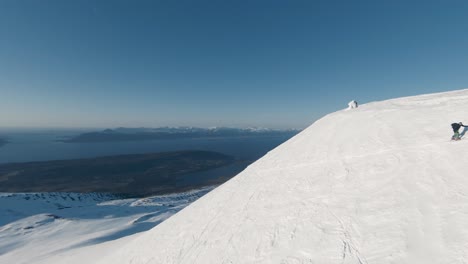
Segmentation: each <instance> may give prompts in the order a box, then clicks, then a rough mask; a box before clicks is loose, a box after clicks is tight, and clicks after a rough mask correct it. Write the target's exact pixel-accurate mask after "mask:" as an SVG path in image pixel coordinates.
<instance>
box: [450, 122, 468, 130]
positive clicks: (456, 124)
mask: <svg viewBox="0 0 468 264" xmlns="http://www.w3.org/2000/svg"><path fill="white" fill-rule="evenodd" d="M460 127H468V126H464V125H460V123H453V124H452V129H453V132H458V130H459V129H460Z"/></svg>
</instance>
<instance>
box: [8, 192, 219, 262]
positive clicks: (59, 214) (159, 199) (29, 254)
mask: <svg viewBox="0 0 468 264" xmlns="http://www.w3.org/2000/svg"><path fill="white" fill-rule="evenodd" d="M212 189H213V187H205V188H202V189H200V190H194V191H189V192H185V193H179V194H169V195H161V196H153V197H147V198H143V199H118V198H117V197H115V196H112V195H106V194H100V193H90V194H80V193H0V263H2V264H3V263H5V264H6V263H15V264H20V263H24V264H29V263H61V264H63V263H67V264H71V263H80V264H81V263H95V262H96V256H98V255H102V254H105V252H113V251H115V250H116V249H117V248H118V247H119V245H121V244H123V243H125V241H127V240H129V239H131V238H133V237H135V236H138V233H140V232H143V231H146V230H149V229H151V228H153V227H154V226H156V225H157V224H159V223H161V222H162V221H164V220H165V219H167V218H168V217H170V216H171V215H173V214H174V213H176V212H177V211H179V210H180V209H182V208H183V207H185V206H187V205H188V204H190V203H191V202H193V201H194V200H196V199H198V198H199V197H201V196H202V195H204V194H206V193H207V192H209V191H211V190H212Z"/></svg>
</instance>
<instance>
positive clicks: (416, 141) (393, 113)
mask: <svg viewBox="0 0 468 264" xmlns="http://www.w3.org/2000/svg"><path fill="white" fill-rule="evenodd" d="M467 113H468V90H462V91H456V92H449V93H440V94H432V95H422V96H416V97H408V98H400V99H394V100H388V101H383V102H376V103H370V104H364V105H362V106H360V107H359V108H357V109H352V110H348V111H338V112H335V113H332V114H330V115H327V116H325V117H324V118H322V119H321V120H319V121H317V122H315V123H314V124H313V125H311V126H310V127H309V128H308V129H306V130H305V131H303V132H302V133H300V134H299V135H297V136H296V137H294V138H292V139H291V140H289V141H288V142H286V143H284V144H283V145H281V146H279V147H278V148H276V149H274V150H273V151H271V152H270V153H268V154H267V155H266V156H265V157H263V158H262V159H260V160H259V161H258V162H256V163H254V164H252V165H251V166H250V167H248V168H247V169H246V170H245V171H243V172H242V173H240V174H239V175H237V176H236V177H234V178H233V179H231V180H230V181H228V182H227V183H225V184H224V185H222V186H220V187H218V188H217V189H215V190H214V191H212V192H210V193H208V194H207V195H205V196H204V197H202V198H201V199H199V200H198V201H196V202H195V203H193V204H191V205H190V206H188V207H186V208H185V209H184V210H182V211H180V212H179V213H177V214H176V215H174V216H173V217H171V218H170V219H168V220H167V221H165V222H163V223H162V224H160V225H158V226H156V227H155V228H153V229H152V230H150V231H147V232H145V233H144V234H142V235H140V236H138V237H137V238H135V239H133V240H132V241H129V242H128V243H126V244H124V245H122V247H121V248H119V250H116V251H115V252H112V253H111V254H108V255H107V256H106V257H104V258H103V259H101V260H100V262H99V263H105V264H107V263H108V264H111V263H112V264H114V263H132V264H137V263H142V264H143V263H164V264H168V263H203V264H205V263H216V264H220V263H283V264H285V263H319V264H323V263H345V264H349V263H360V264H362V263H379V264H381V263H425V264H427V263H467V262H468V173H467V171H468V151H467V150H468V139H463V140H461V141H458V142H450V141H449V139H450V137H451V135H452V131H451V128H450V123H451V122H455V121H466V122H468V120H467V119H468V115H467Z"/></svg>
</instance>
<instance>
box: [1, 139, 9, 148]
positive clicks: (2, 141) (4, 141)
mask: <svg viewBox="0 0 468 264" xmlns="http://www.w3.org/2000/svg"><path fill="white" fill-rule="evenodd" d="M6 144H8V141H7V140H6V139H2V138H0V147H3V146H4V145H6Z"/></svg>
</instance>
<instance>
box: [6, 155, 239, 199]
mask: <svg viewBox="0 0 468 264" xmlns="http://www.w3.org/2000/svg"><path fill="white" fill-rule="evenodd" d="M234 162H237V161H236V160H235V159H234V158H233V157H231V156H227V155H224V154H221V153H217V152H210V151H178V152H163V153H153V154H136V155H119V156H107V157H98V158H91V159H73V160H55V161H44V162H25V163H9V164H2V165H0V192H80V193H88V192H103V193H113V194H125V195H133V196H145V195H152V194H161V193H170V192H180V191H184V190H186V189H187V188H195V187H203V186H207V185H213V184H215V183H216V182H213V181H210V182H206V181H205V182H203V181H197V179H193V180H192V182H193V183H192V185H191V186H181V185H180V184H179V183H180V182H181V181H186V180H187V179H185V178H186V177H190V176H191V174H193V173H197V172H202V171H207V170H211V169H215V168H220V167H223V166H227V165H230V164H233V163H234ZM232 176H234V175H231V177H232ZM225 180H226V179H223V181H225Z"/></svg>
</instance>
